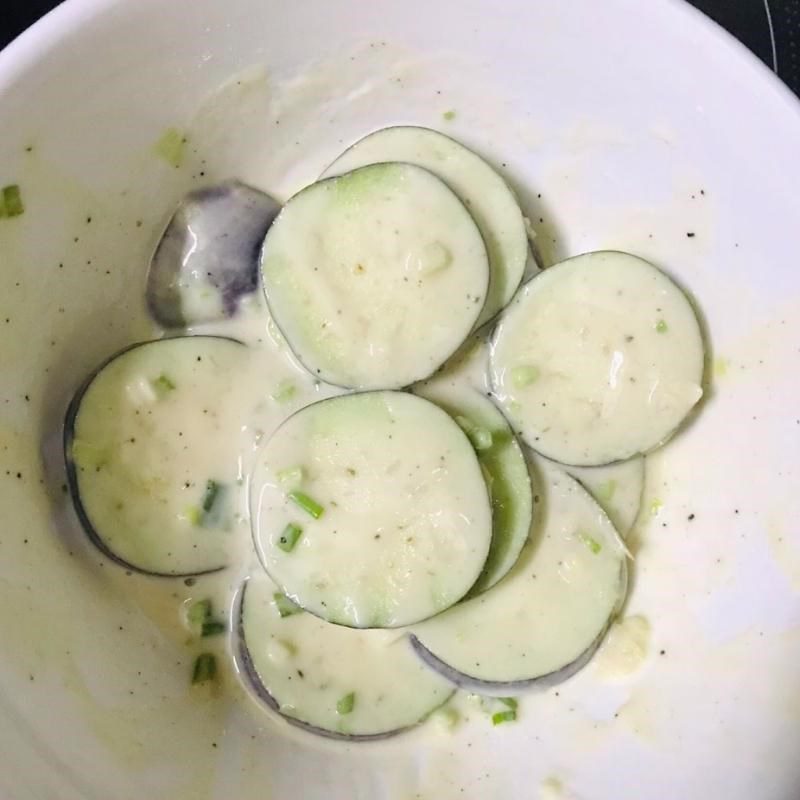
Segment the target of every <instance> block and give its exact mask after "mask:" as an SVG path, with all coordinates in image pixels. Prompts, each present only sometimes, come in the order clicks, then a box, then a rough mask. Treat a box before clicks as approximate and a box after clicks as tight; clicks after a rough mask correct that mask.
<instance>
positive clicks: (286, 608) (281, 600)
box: [272, 592, 303, 617]
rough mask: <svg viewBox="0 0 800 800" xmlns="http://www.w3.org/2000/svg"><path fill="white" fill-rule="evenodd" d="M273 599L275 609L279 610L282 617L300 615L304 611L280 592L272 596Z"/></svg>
mask: <svg viewBox="0 0 800 800" xmlns="http://www.w3.org/2000/svg"><path fill="white" fill-rule="evenodd" d="M272 599H273V601H274V602H275V608H277V609H278V613H279V614H280V615H281V616H282V617H289V616H291V615H292V614H299V613H300V612H301V611H302V610H303V609H302V608H300V606H298V605H296V604H295V603H293V602H292V601H291V600H290V599H289V598H288V597H287V596H286V595H285V594H281V593H280V592H275V594H274V595H272Z"/></svg>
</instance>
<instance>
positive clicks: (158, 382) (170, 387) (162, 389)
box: [153, 373, 175, 397]
mask: <svg viewBox="0 0 800 800" xmlns="http://www.w3.org/2000/svg"><path fill="white" fill-rule="evenodd" d="M153 388H154V389H155V390H156V394H157V395H158V396H159V397H164V395H166V394H169V393H170V392H172V391H174V390H175V384H174V383H173V382H172V381H171V380H170V379H169V378H168V377H167V376H166V375H164V374H163V373H162V374H161V375H159V376H158V377H157V378H156V379H155V380H154V381H153Z"/></svg>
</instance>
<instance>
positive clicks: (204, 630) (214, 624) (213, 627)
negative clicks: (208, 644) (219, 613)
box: [200, 619, 227, 637]
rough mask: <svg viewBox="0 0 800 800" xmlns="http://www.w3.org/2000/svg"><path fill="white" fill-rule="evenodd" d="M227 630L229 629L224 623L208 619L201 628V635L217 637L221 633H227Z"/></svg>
mask: <svg viewBox="0 0 800 800" xmlns="http://www.w3.org/2000/svg"><path fill="white" fill-rule="evenodd" d="M226 630H227V628H226V627H225V623H224V622H220V621H219V620H216V619H208V620H206V621H205V622H204V623H203V625H202V627H201V628H200V635H201V636H203V637H206V636H217V635H218V634H220V633H225V631H226Z"/></svg>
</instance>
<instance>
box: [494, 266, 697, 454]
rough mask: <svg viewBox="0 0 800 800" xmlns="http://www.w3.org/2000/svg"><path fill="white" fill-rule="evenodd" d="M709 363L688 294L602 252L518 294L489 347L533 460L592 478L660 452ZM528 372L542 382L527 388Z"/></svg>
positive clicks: (497, 390) (503, 399) (498, 389)
mask: <svg viewBox="0 0 800 800" xmlns="http://www.w3.org/2000/svg"><path fill="white" fill-rule="evenodd" d="M659 320H661V321H664V322H665V324H666V323H668V326H669V331H668V332H666V331H659V330H658V321H659ZM703 359H704V354H703V337H702V334H701V332H700V326H699V324H698V321H697V318H696V316H695V314H694V311H693V309H692V306H691V303H689V301H688V300H687V298H686V296H685V295H684V294H683V292H682V291H681V290H680V289H679V288H678V287H677V286H676V285H675V284H674V283H673V282H672V281H671V280H670V279H669V278H668V277H667V276H666V275H665V274H664V273H663V272H660V271H659V270H658V269H656V268H655V267H654V266H652V265H651V264H648V263H647V262H646V261H643V260H642V259H640V258H636V257H635V256H631V255H628V254H626V253H617V252H611V251H606V252H597V253H587V254H585V255H582V256H577V257H576V258H571V259H569V260H567V261H564V262H562V263H561V264H557V265H556V266H554V267H550V268H549V269H547V270H546V271H545V272H543V273H542V274H540V275H539V276H537V277H536V278H534V279H533V280H531V281H530V282H529V283H528V284H527V285H526V286H525V287H524V288H523V289H522V290H521V291H520V293H519V294H518V295H517V297H516V298H515V299H514V302H513V303H512V305H511V306H510V307H509V309H508V310H507V311H506V313H505V314H504V315H503V319H502V320H501V322H500V324H499V325H498V327H497V330H496V332H495V335H494V342H493V347H492V357H491V380H492V383H493V389H494V394H495V396H496V397H497V399H498V400H499V401H500V403H501V405H502V406H503V409H504V411H505V412H506V415H507V416H508V418H509V420H510V421H511V423H512V425H513V426H514V428H515V429H516V430H517V431H519V432H520V433H521V435H522V437H523V438H524V439H525V441H526V442H527V444H529V445H530V446H531V447H532V448H533V449H534V450H536V451H537V452H540V453H542V454H543V455H545V456H548V457H550V458H552V459H554V460H556V461H560V462H561V463H563V464H573V465H578V466H595V465H599V464H608V463H611V462H613V461H621V460H623V459H626V458H630V457H631V456H634V455H637V454H639V453H646V452H648V451H650V450H652V449H653V448H655V447H658V446H659V445H660V444H663V443H664V442H665V441H666V440H667V439H668V438H669V437H670V436H671V435H672V434H673V433H674V432H675V430H677V428H678V427H679V426H680V424H681V423H682V422H683V420H684V419H685V418H686V416H687V414H688V413H689V412H690V411H691V409H692V407H693V406H694V405H695V404H696V403H697V401H698V400H699V399H700V397H701V396H702V394H703V390H702V388H701V383H702V378H703ZM520 370H525V372H524V373H521V372H520ZM532 370H536V379H535V380H528V379H527V378H526V379H524V380H523V379H521V378H520V375H525V376H528V377H530V376H532V375H533V374H534V373H533V372H532Z"/></svg>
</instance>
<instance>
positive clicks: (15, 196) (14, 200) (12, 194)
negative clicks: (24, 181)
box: [0, 184, 25, 217]
mask: <svg viewBox="0 0 800 800" xmlns="http://www.w3.org/2000/svg"><path fill="white" fill-rule="evenodd" d="M0 199H1V200H2V203H0V217H19V216H21V215H22V214H24V213H25V206H24V204H23V202H22V194H21V193H20V191H19V186H17V185H16V184H12V185H11V186H4V187H3V194H2V198H0Z"/></svg>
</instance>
